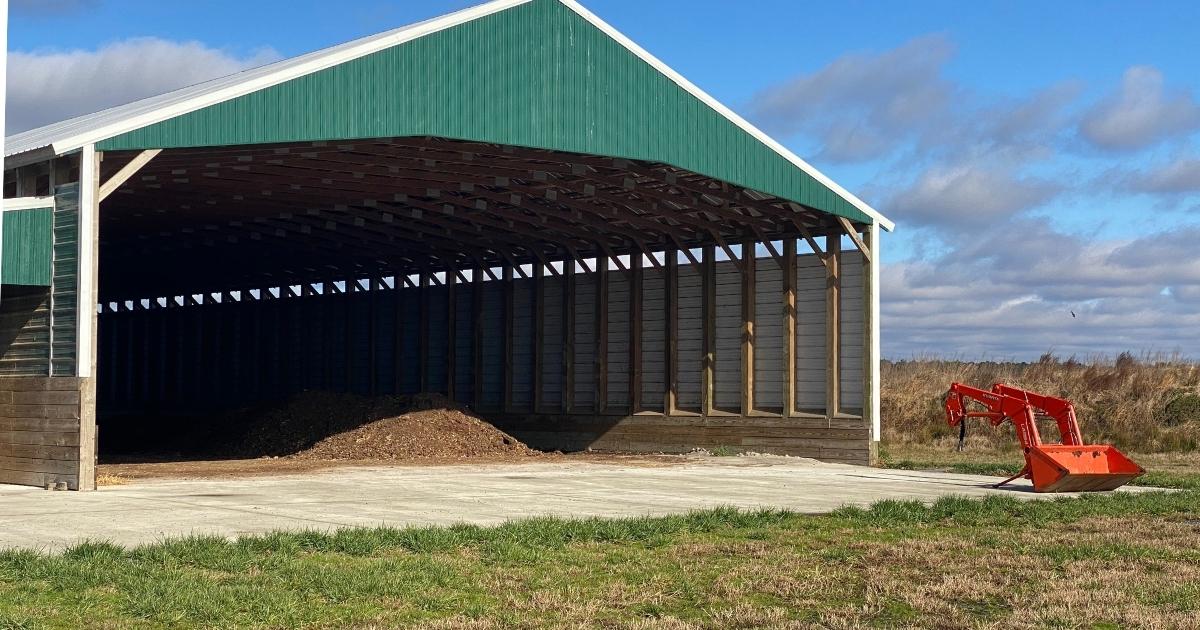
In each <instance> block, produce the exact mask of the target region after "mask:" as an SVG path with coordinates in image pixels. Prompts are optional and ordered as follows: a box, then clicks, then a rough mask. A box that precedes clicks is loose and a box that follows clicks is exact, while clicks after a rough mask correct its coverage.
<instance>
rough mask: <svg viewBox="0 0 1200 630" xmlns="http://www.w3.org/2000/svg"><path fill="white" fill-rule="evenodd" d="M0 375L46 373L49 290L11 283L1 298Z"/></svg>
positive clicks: (48, 349)
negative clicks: (12, 285) (15, 285)
mask: <svg viewBox="0 0 1200 630" xmlns="http://www.w3.org/2000/svg"><path fill="white" fill-rule="evenodd" d="M0 334H2V335H3V336H2V337H0V339H2V340H3V341H2V342H0V343H2V344H3V345H0V375H3V376H44V375H46V373H47V371H48V370H49V365H48V362H49V359H50V291H49V290H48V289H46V288H44V287H8V288H6V289H5V294H4V296H3V299H0Z"/></svg>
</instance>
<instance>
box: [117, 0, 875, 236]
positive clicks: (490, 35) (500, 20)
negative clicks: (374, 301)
mask: <svg viewBox="0 0 1200 630" xmlns="http://www.w3.org/2000/svg"><path fill="white" fill-rule="evenodd" d="M399 136H438V137H445V138H452V139H459V140H471V141H479V142H489V143H496V144H509V145H515V146H525V147H534V148H542V149H553V150H560V151H570V152H576V153H587V154H594V155H608V156H614V157H623V158H629V159H636V160H646V161H651V162H663V163H666V164H671V165H673V166H677V167H679V168H683V169H687V170H690V171H694V172H697V173H701V174H703V175H707V176H709V177H714V178H717V179H721V180H724V181H727V182H730V183H733V184H737V185H739V186H744V187H747V188H751V189H754V190H759V191H762V192H765V193H768V194H771V195H775V196H778V197H783V198H786V199H790V200H792V201H796V202H799V203H802V204H805V205H808V206H811V207H814V208H817V209H820V210H824V211H826V212H830V213H833V214H838V215H841V216H844V217H846V218H849V219H852V220H854V221H860V222H864V223H869V222H870V221H871V219H870V218H869V217H868V216H867V215H866V214H864V213H863V212H861V211H860V210H858V209H857V208H855V207H854V206H853V205H852V204H850V203H849V202H848V201H846V200H845V199H842V198H841V197H840V196H839V195H837V194H836V193H835V192H833V191H832V190H830V189H829V188H827V187H826V186H824V185H823V184H821V183H820V182H818V181H816V180H815V179H814V178H813V177H811V176H810V175H808V174H807V173H805V172H803V171H802V170H800V169H799V168H797V167H796V166H795V165H793V164H792V163H791V162H789V161H788V160H787V159H785V158H784V157H783V156H781V155H779V154H778V153H776V152H775V151H773V150H772V149H771V148H769V147H767V146H766V145H765V144H763V143H762V142H760V141H759V140H757V139H756V138H754V137H753V136H751V135H750V134H748V133H746V132H745V131H743V130H742V129H740V128H739V127H737V126H736V125H735V124H733V123H732V122H730V121H729V120H728V119H726V118H725V117H724V116H722V115H720V114H719V113H717V112H716V111H714V110H713V109H712V108H710V107H708V106H707V105H705V104H704V103H703V102H702V101H700V100H699V99H697V98H695V97H694V96H692V95H691V94H689V93H688V92H687V91H686V90H684V89H683V88H682V87H680V86H679V85H677V84H676V83H675V82H673V81H671V80H670V79H669V78H667V77H666V76H664V75H663V74H661V73H660V72H658V71H657V70H655V69H654V68H653V67H652V66H650V65H649V64H647V63H645V62H644V61H642V60H641V59H639V58H638V57H637V56H636V55H634V54H633V53H631V52H629V51H628V50H626V49H625V48H624V47H623V46H621V45H620V44H619V43H618V42H616V41H615V40H613V39H612V38H610V37H608V36H607V35H606V34H605V33H603V32H602V31H600V30H599V29H598V28H596V27H594V26H593V25H591V24H590V23H589V22H587V21H586V20H585V19H583V18H582V17H581V16H579V15H578V14H576V13H575V12H574V11H572V10H570V9H569V8H567V7H566V6H564V5H562V4H561V3H559V2H558V1H557V0H534V1H533V2H530V3H527V4H524V5H520V6H517V7H514V8H511V9H508V10H505V11H501V12H499V13H495V14H492V15H489V16H486V17H483V18H479V19H477V20H474V21H471V22H468V23H465V24H461V25H459V26H456V27H453V28H450V29H446V30H444V31H440V32H438V33H434V34H431V35H427V36H425V37H422V38H419V39H416V40H413V41H410V42H407V43H405V44H401V45H399V46H395V47H392V48H389V49H387V50H383V51H380V52H377V53H373V54H371V55H368V56H365V57H362V58H360V59H356V60H354V61H351V62H347V63H344V64H341V65H338V66H335V67H333V68H329V69H326V70H323V71H320V72H316V73H313V74H310V75H306V76H303V77H300V78H297V79H293V80H291V81H288V82H285V83H282V84H280V85H277V86H274V87H270V88H267V89H264V90H260V91H258V92H254V93H252V94H248V95H245V96H242V97H239V98H236V99H232V100H229V101H226V102H223V103H219V104H217V105H213V106H211V107H207V108H204V109H201V110H198V111H195V112H192V113H189V114H185V115H182V116H178V117H176V118H173V119H170V120H167V121H163V122H161V123H157V124H154V125H150V126H148V127H144V128H141V129H138V130H135V131H131V132H129V133H125V134H122V135H119V136H116V137H113V138H111V139H108V140H105V141H103V142H100V143H99V144H98V145H97V148H98V149H101V150H124V149H150V148H164V149H165V148H176V147H197V146H224V145H238V144H261V143H276V142H300V141H320V140H339V139H356V138H381V137H399Z"/></svg>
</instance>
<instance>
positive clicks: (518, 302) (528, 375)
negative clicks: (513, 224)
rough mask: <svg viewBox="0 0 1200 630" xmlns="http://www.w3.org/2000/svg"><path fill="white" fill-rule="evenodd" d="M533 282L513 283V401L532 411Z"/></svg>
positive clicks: (514, 281) (515, 281)
mask: <svg viewBox="0 0 1200 630" xmlns="http://www.w3.org/2000/svg"><path fill="white" fill-rule="evenodd" d="M533 298H534V295H533V280H532V279H524V278H519V279H516V280H513V338H512V344H513V352H512V357H513V376H512V386H513V392H512V402H513V405H514V406H515V407H516V408H517V409H527V410H528V409H532V408H533Z"/></svg>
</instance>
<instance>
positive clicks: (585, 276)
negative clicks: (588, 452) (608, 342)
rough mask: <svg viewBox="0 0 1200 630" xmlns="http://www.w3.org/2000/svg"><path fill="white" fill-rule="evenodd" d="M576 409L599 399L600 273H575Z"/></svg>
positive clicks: (588, 406) (585, 407)
mask: <svg viewBox="0 0 1200 630" xmlns="http://www.w3.org/2000/svg"><path fill="white" fill-rule="evenodd" d="M574 335H575V409H577V410H584V409H591V408H592V407H593V406H594V405H595V403H596V370H595V360H596V274H595V273H594V272H593V273H576V274H575V331H574Z"/></svg>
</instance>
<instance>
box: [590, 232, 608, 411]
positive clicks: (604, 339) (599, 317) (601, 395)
mask: <svg viewBox="0 0 1200 630" xmlns="http://www.w3.org/2000/svg"><path fill="white" fill-rule="evenodd" d="M608 261H609V259H608V258H606V257H603V256H597V257H596V299H595V300H593V305H594V308H595V318H594V319H593V322H594V323H595V327H596V334H595V335H593V343H594V344H595V349H594V351H593V352H592V364H593V367H592V373H593V374H592V376H593V377H594V380H595V383H596V391H595V396H594V397H593V400H594V401H595V402H594V403H593V408H594V409H595V410H596V413H604V412H605V410H606V409H608Z"/></svg>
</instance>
